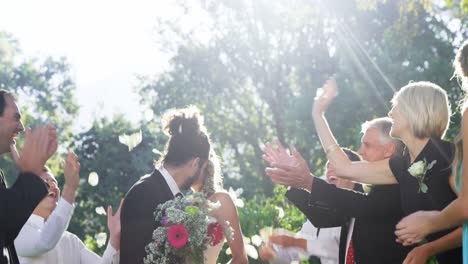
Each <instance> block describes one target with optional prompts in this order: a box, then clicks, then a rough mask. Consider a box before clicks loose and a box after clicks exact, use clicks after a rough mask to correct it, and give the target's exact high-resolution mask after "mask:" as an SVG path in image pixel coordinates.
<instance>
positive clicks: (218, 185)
mask: <svg viewBox="0 0 468 264" xmlns="http://www.w3.org/2000/svg"><path fill="white" fill-rule="evenodd" d="M203 175H204V176H203V177H204V178H203V183H202V187H201V192H203V193H204V194H205V195H206V196H207V197H210V196H211V195H212V194H214V193H215V192H218V191H221V190H223V175H222V174H221V163H220V161H219V158H218V156H217V155H216V153H215V152H214V151H213V150H212V151H211V153H210V158H209V160H208V163H207V164H206V167H205V171H204V174H203Z"/></svg>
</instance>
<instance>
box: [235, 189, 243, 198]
mask: <svg viewBox="0 0 468 264" xmlns="http://www.w3.org/2000/svg"><path fill="white" fill-rule="evenodd" d="M242 193H244V189H242V188H238V189H237V190H236V196H237V197H240V196H241V195H242Z"/></svg>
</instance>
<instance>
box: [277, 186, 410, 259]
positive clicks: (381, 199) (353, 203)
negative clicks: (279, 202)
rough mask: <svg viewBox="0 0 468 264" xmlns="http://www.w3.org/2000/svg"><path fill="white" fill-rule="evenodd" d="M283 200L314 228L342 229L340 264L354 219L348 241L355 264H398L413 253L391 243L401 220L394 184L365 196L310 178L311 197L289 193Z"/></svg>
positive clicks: (397, 191)
mask: <svg viewBox="0 0 468 264" xmlns="http://www.w3.org/2000/svg"><path fill="white" fill-rule="evenodd" d="M286 196H287V197H288V199H289V200H290V201H291V202H292V203H293V204H294V205H296V206H297V207H298V208H299V209H300V210H301V211H302V212H303V213H304V214H305V215H306V216H307V218H308V219H309V220H310V221H311V222H312V224H313V225H314V226H316V227H321V228H327V227H336V226H341V227H342V231H341V239H340V256H339V262H340V263H344V261H345V259H344V258H345V253H346V236H347V234H348V228H349V227H348V224H349V219H350V218H355V222H354V229H353V235H352V239H353V245H354V256H355V261H356V263H358V264H361V263H363V264H374V263H381V264H394V263H395V264H396V263H398V264H400V263H402V262H403V260H404V259H405V257H406V255H407V254H408V253H409V251H411V249H413V247H403V246H402V245H401V244H399V243H396V242H395V239H396V237H395V234H394V232H395V226H396V224H397V223H398V221H399V220H400V219H401V218H403V211H402V209H401V204H400V189H399V186H398V185H397V184H394V185H376V186H373V187H372V189H371V191H370V192H369V194H365V193H362V192H356V191H351V190H344V189H340V188H337V187H336V186H335V185H333V184H328V183H326V182H325V181H323V180H322V179H319V178H314V183H313V187H312V192H311V193H308V192H306V191H304V190H300V189H291V190H289V191H288V192H287V193H286Z"/></svg>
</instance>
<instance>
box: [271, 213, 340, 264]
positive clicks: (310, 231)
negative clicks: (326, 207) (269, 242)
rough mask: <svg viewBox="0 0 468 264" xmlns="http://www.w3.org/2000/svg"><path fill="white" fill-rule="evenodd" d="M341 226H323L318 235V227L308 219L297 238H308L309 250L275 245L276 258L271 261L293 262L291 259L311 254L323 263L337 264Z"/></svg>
mask: <svg viewBox="0 0 468 264" xmlns="http://www.w3.org/2000/svg"><path fill="white" fill-rule="evenodd" d="M340 232H341V227H332V228H321V229H320V232H319V234H318V236H317V228H316V227H315V226H314V225H312V223H311V222H310V221H309V220H307V221H306V222H305V223H304V224H303V225H302V228H301V230H300V231H299V232H297V233H296V235H295V236H294V237H295V238H303V239H305V240H307V251H304V250H302V249H300V248H297V247H287V248H284V247H281V246H278V245H273V248H274V250H275V252H276V258H275V259H274V260H273V261H271V263H275V264H276V263H278V264H279V263H291V261H295V260H299V259H301V258H304V257H306V258H308V257H309V256H316V257H318V258H320V262H321V263H322V264H337V263H338V257H339V244H340Z"/></svg>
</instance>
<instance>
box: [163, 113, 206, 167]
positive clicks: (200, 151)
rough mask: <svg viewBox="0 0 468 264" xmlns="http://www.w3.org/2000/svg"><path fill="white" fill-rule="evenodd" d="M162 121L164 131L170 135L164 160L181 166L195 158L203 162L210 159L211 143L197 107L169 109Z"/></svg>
mask: <svg viewBox="0 0 468 264" xmlns="http://www.w3.org/2000/svg"><path fill="white" fill-rule="evenodd" d="M161 123H162V127H163V130H164V133H166V134H167V135H168V136H169V137H170V138H169V141H168V142H167V144H166V147H165V151H164V155H163V157H162V162H164V163H167V164H169V165H173V166H179V165H182V164H184V163H185V162H187V161H188V160H190V159H193V158H200V159H201V160H202V161H203V162H204V161H206V160H207V159H208V155H209V152H210V147H211V143H210V139H209V136H208V134H207V132H206V128H205V125H204V124H203V116H202V115H201V114H200V111H199V110H198V108H197V107H195V106H189V107H187V108H182V109H172V110H169V111H168V112H166V113H165V114H164V115H163V117H162V120H161Z"/></svg>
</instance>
